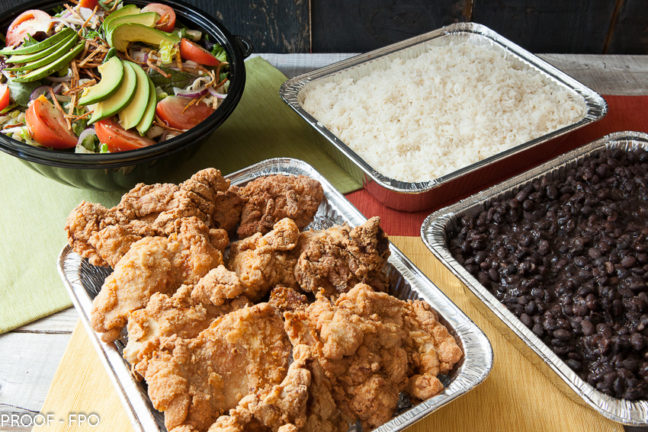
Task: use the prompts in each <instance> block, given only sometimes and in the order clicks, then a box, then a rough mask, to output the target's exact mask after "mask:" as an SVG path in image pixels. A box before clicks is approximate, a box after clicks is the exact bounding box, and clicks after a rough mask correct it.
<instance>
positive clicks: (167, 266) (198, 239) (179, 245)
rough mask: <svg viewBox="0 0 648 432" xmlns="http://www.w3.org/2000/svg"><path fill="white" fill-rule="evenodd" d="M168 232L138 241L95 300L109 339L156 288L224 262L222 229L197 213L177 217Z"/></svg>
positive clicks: (96, 322)
mask: <svg viewBox="0 0 648 432" xmlns="http://www.w3.org/2000/svg"><path fill="white" fill-rule="evenodd" d="M174 225H175V227H174V232H173V233H172V234H171V235H169V236H168V237H145V238H142V239H140V240H138V241H137V242H135V243H134V244H133V245H132V246H131V248H130V249H129V250H128V252H126V254H125V255H124V256H123V257H122V259H120V260H119V262H118V263H117V265H116V266H115V269H114V271H113V272H112V273H111V274H110V275H109V276H108V277H107V278H106V280H105V281H104V284H103V286H102V287H101V291H99V294H97V296H96V297H95V298H94V301H93V303H92V315H91V322H92V327H93V328H94V329H95V331H97V332H99V333H103V335H102V339H103V340H104V341H105V342H112V341H114V340H115V339H117V338H118V337H119V334H120V332H121V330H122V328H123V327H124V326H125V325H126V322H127V317H128V314H129V313H130V312H132V311H135V310H137V309H140V308H143V307H146V304H147V303H148V301H149V299H150V298H151V296H152V295H153V294H155V293H157V292H161V293H165V294H172V293H173V292H175V290H176V289H178V288H179V287H180V285H182V284H184V283H196V282H198V281H199V280H200V278H202V277H203V276H204V275H205V274H207V272H208V271H209V270H211V269H213V268H214V267H218V266H219V265H221V264H223V255H222V251H221V249H219V247H222V246H223V243H222V241H221V236H220V232H221V231H222V230H216V229H209V228H208V227H207V226H206V225H205V224H204V223H203V222H202V221H201V220H200V219H198V218H196V217H188V218H181V219H177V220H175V221H174Z"/></svg>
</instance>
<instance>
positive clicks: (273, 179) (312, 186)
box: [237, 175, 324, 238]
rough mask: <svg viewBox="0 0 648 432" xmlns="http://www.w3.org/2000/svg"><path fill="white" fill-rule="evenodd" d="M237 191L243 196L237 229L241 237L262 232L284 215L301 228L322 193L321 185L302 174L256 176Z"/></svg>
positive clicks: (321, 197) (308, 218)
mask: <svg viewBox="0 0 648 432" xmlns="http://www.w3.org/2000/svg"><path fill="white" fill-rule="evenodd" d="M240 193H241V196H242V197H243V198H244V200H245V204H244V205H243V210H242V213H241V225H240V226H239V227H238V230H237V233H238V235H239V237H240V238H245V237H249V236H251V235H253V234H254V233H261V234H265V233H267V232H268V231H270V230H271V229H272V227H273V226H274V224H275V223H277V222H279V221H280V220H281V219H283V218H286V217H287V218H290V219H292V220H293V221H294V222H295V223H296V224H297V226H298V227H299V229H302V228H304V227H306V226H307V225H308V224H309V223H311V222H312V220H313V217H314V216H315V213H316V212H317V209H318V207H319V205H320V203H321V202H322V199H323V197H324V191H323V189H322V185H321V184H320V183H319V182H318V181H317V180H315V179H312V178H310V177H306V176H303V175H300V176H287V175H270V176H264V177H259V178H257V179H255V180H252V181H251V182H249V183H248V184H247V185H245V186H244V187H243V188H241V192H240Z"/></svg>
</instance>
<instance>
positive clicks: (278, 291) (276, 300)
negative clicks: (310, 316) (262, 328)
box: [268, 285, 308, 312]
mask: <svg viewBox="0 0 648 432" xmlns="http://www.w3.org/2000/svg"><path fill="white" fill-rule="evenodd" d="M268 303H270V304H271V305H272V306H274V307H276V308H277V309H279V310H280V311H281V312H288V311H291V312H292V311H294V310H297V309H303V308H305V307H306V306H308V297H306V296H305V295H304V294H301V293H299V292H297V290H295V289H293V288H290V287H285V286H282V285H277V286H276V287H274V288H273V289H272V291H270V300H268Z"/></svg>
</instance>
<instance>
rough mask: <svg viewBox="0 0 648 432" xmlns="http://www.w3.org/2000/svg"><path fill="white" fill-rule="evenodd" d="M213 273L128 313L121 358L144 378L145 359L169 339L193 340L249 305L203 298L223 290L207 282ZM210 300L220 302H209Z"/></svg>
mask: <svg viewBox="0 0 648 432" xmlns="http://www.w3.org/2000/svg"><path fill="white" fill-rule="evenodd" d="M220 268H224V267H223V266H220V267H218V269H220ZM215 270H216V269H213V270H211V271H210V272H209V273H207V275H205V276H204V277H203V278H202V279H201V280H200V281H199V282H198V283H197V284H196V285H182V286H181V287H180V288H178V290H177V291H176V292H175V293H174V294H173V295H172V296H169V295H167V294H163V293H155V294H153V295H152V296H151V299H150V300H149V302H148V303H147V305H146V307H145V308H142V309H138V310H136V311H133V312H131V313H130V314H129V316H128V326H127V329H128V344H127V345H126V347H125V348H124V358H125V359H126V360H128V362H129V363H130V364H131V367H132V369H133V370H135V371H136V372H138V373H139V374H140V375H142V376H144V375H145V373H146V368H147V367H148V360H149V359H150V358H151V357H152V356H153V355H154V353H155V352H156V351H157V350H158V349H159V348H160V346H163V345H164V344H165V341H166V340H167V339H168V338H171V337H173V336H177V337H180V338H183V339H187V338H193V337H196V336H197V335H198V334H199V333H200V332H201V331H202V330H204V329H206V328H207V327H209V325H210V324H211V323H212V322H213V321H214V320H215V319H216V318H218V317H219V316H221V315H224V314H226V313H229V312H232V311H234V310H237V309H240V308H242V307H244V306H247V305H249V304H250V302H249V301H248V299H247V298H245V297H238V296H234V297H231V298H228V295H229V293H225V294H218V295H217V294H214V295H205V293H209V292H210V291H211V292H217V291H219V290H220V289H221V288H222V286H221V285H218V284H213V283H212V281H211V280H208V279H209V276H210V274H212V272H214V271H215ZM211 297H214V298H217V299H218V300H219V302H218V303H212V302H211V301H210V300H209V299H210V298H211Z"/></svg>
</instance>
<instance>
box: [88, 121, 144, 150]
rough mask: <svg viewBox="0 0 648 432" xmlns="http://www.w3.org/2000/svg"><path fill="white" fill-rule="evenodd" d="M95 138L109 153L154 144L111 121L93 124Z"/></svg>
mask: <svg viewBox="0 0 648 432" xmlns="http://www.w3.org/2000/svg"><path fill="white" fill-rule="evenodd" d="M95 132H96V133H97V138H99V142H100V143H102V144H106V145H107V146H108V150H110V152H111V153H116V152H121V151H127V150H137V149H140V148H142V147H148V146H150V145H153V144H155V141H153V140H150V139H148V138H145V137H142V136H140V135H139V134H137V133H135V132H130V131H127V130H126V129H124V128H123V127H121V126H120V125H119V124H118V123H117V122H115V121H113V120H111V119H103V120H99V121H98V122H97V123H95Z"/></svg>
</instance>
